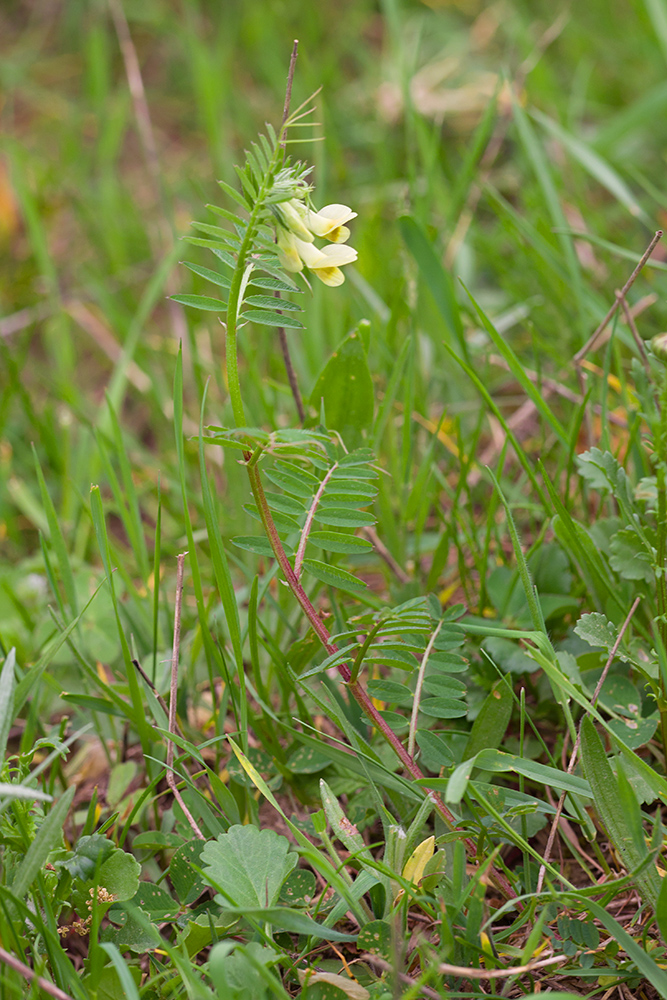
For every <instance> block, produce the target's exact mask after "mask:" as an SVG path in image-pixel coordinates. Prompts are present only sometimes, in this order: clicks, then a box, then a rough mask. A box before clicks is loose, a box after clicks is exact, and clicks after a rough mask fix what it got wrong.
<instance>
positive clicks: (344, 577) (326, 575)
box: [303, 559, 368, 590]
mask: <svg viewBox="0 0 667 1000" xmlns="http://www.w3.org/2000/svg"><path fill="white" fill-rule="evenodd" d="M303 568H304V569H305V570H307V571H308V573H310V575H311V576H314V577H315V579H316V580H320V581H321V582H322V583H327V584H329V586H331V587H338V588H339V589H340V590H365V589H366V587H367V586H368V585H367V584H366V583H365V582H364V581H363V580H360V579H359V578H358V577H356V576H353V574H352V573H348V571H347V570H345V569H340V567H339V566H331V565H330V564H329V563H325V562H321V561H320V560H319V559H304V560H303Z"/></svg>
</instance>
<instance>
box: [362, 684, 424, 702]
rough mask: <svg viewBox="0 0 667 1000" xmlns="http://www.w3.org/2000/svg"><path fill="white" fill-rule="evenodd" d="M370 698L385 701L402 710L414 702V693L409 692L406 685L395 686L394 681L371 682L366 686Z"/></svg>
mask: <svg viewBox="0 0 667 1000" xmlns="http://www.w3.org/2000/svg"><path fill="white" fill-rule="evenodd" d="M366 690H367V691H368V693H369V695H370V696H371V698H376V699H377V700H378V701H386V702H387V703H388V704H389V705H400V706H401V707H402V708H407V707H410V706H411V705H412V704H413V702H414V700H415V694H414V691H411V690H410V688H409V687H408V686H407V685H406V684H397V683H396V682H395V681H385V680H371V681H369V682H368V684H367V685H366Z"/></svg>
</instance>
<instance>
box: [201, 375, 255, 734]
mask: <svg viewBox="0 0 667 1000" xmlns="http://www.w3.org/2000/svg"><path fill="white" fill-rule="evenodd" d="M207 388H208V387H207ZM205 406H206V390H204V396H203V398H202V403H201V412H200V416H199V474H200V480H201V488H202V504H203V508H204V519H205V521H206V533H207V535H208V541H209V545H210V546H211V562H212V563H213V572H214V574H215V581H216V584H217V586H218V592H219V594H220V599H221V601H222V606H223V608H224V612H225V621H226V622H227V631H228V632H229V637H230V639H231V642H232V649H233V651H234V661H235V664H236V676H237V678H238V682H239V721H240V727H241V742H242V744H243V750H244V752H245V753H247V750H248V746H247V740H248V702H247V697H246V691H245V671H244V668H243V641H242V638H241V622H240V619H239V609H238V604H237V600H236V591H235V590H234V584H233V582H232V575H231V573H230V571H229V563H228V562H227V554H226V552H225V546H224V543H223V540H222V534H221V532H220V527H219V524H218V517H217V513H216V510H215V507H214V505H213V497H212V494H211V487H210V484H209V480H208V473H207V471H206V462H205V461H204V429H203V425H204V408H205Z"/></svg>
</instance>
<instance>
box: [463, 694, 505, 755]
mask: <svg viewBox="0 0 667 1000" xmlns="http://www.w3.org/2000/svg"><path fill="white" fill-rule="evenodd" d="M513 705H514V697H513V695H512V689H511V687H510V686H509V684H507V683H506V682H505V681H502V680H500V681H498V682H497V683H496V684H494V686H493V687H492V689H491V691H490V692H489V694H488V695H487V696H486V698H485V699H484V701H483V703H482V707H481V708H480V710H479V713H478V715H477V718H476V719H475V721H474V722H473V726H472V729H471V730H470V736H469V737H468V742H467V743H466V748H465V751H464V753H463V759H464V760H468V759H469V758H470V757H474V756H475V755H476V754H478V753H479V752H480V750H487V749H493V750H495V749H496V747H498V746H499V744H500V743H501V742H502V740H503V737H504V735H505V731H506V729H507V727H508V725H509V721H510V717H511V715H512V707H513Z"/></svg>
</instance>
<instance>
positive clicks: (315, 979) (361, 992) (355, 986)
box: [299, 970, 370, 1000]
mask: <svg viewBox="0 0 667 1000" xmlns="http://www.w3.org/2000/svg"><path fill="white" fill-rule="evenodd" d="M299 979H300V980H301V984H302V985H303V984H304V983H306V982H307V984H308V986H311V985H313V984H314V983H330V984H331V985H332V986H337V987H338V989H339V990H342V991H343V993H344V994H345V995H346V996H348V997H349V998H350V1000H368V998H369V997H370V993H369V992H368V990H367V989H366V988H365V987H364V986H361V984H360V983H358V982H357V981H356V979H349V978H348V977H347V976H339V975H338V974H337V973H335V972H313V973H310V972H307V971H303V970H299Z"/></svg>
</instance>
